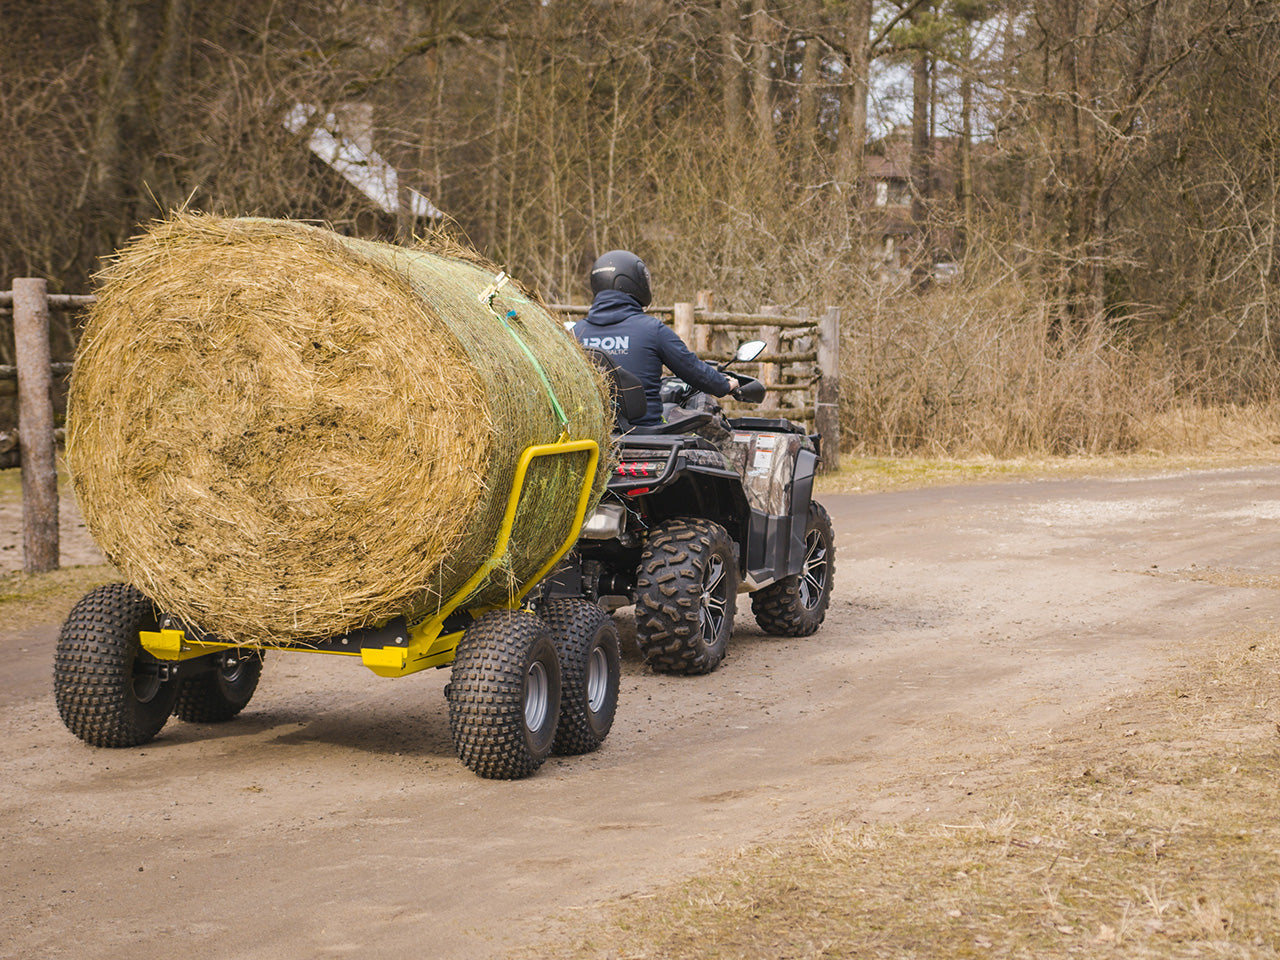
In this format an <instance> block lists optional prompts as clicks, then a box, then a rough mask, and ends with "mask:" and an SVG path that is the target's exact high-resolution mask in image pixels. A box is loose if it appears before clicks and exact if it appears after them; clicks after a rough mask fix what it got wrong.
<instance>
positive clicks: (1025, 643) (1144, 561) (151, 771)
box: [0, 467, 1280, 960]
mask: <svg viewBox="0 0 1280 960" xmlns="http://www.w3.org/2000/svg"><path fill="white" fill-rule="evenodd" d="M823 499H824V502H825V503H826V505H827V506H828V508H829V509H830V511H831V513H832V516H833V518H834V520H835V524H836V531H837V538H838V543H839V570H838V574H837V576H838V583H837V590H836V595H835V598H834V602H833V604H832V607H831V611H830V614H829V616H828V619H827V624H826V626H825V627H824V629H823V630H822V631H821V632H820V633H819V634H818V635H817V636H816V637H814V638H811V639H808V640H803V641H791V640H778V639H773V638H768V637H765V636H763V635H762V634H761V633H760V632H759V631H758V630H756V629H755V627H754V624H753V623H751V617H750V613H749V601H747V598H745V597H743V598H740V599H741V600H742V601H745V602H746V603H745V605H746V607H747V609H746V610H745V611H743V610H740V615H739V627H738V629H737V631H736V632H735V634H734V639H733V641H732V644H731V647H730V657H729V659H727V660H726V662H725V664H724V665H723V666H722V667H721V669H720V670H719V671H718V672H717V673H715V674H713V675H711V676H708V677H695V678H687V679H673V678H666V677H659V676H653V675H650V674H648V673H647V672H646V671H645V669H644V668H643V666H642V665H641V664H640V663H639V661H638V659H637V657H636V656H635V654H634V652H633V651H631V650H628V653H627V655H626V661H625V662H624V677H623V689H622V697H621V702H620V705H619V708H618V719H617V722H616V724H615V726H614V729H613V733H612V734H611V736H610V737H609V739H608V741H607V742H606V743H605V745H604V747H603V748H602V749H601V750H600V751H599V752H598V753H596V754H594V755H591V756H588V757H583V758H575V759H567V760H558V759H553V760H552V761H550V762H548V763H547V764H546V765H545V766H544V767H543V768H542V770H541V771H540V772H539V773H538V774H537V775H536V776H535V777H533V778H531V779H529V780H525V781H521V782H517V783H491V782H486V781H482V780H479V779H477V778H476V777H474V776H473V775H472V774H471V773H469V772H468V771H467V770H466V769H465V768H463V767H462V766H461V765H460V764H459V763H458V762H457V761H456V759H455V758H454V756H453V752H452V749H451V747H450V743H449V734H448V724H447V720H446V712H445V703H444V698H443V695H442V688H443V686H444V683H445V681H446V680H447V676H446V673H445V672H443V671H440V672H432V673H429V674H425V675H421V674H420V675H417V676H414V677H410V678H406V679H404V680H383V679H379V678H377V677H375V676H373V675H372V674H369V673H367V672H366V671H364V670H363V669H362V668H361V667H359V666H356V665H354V664H353V663H351V662H350V661H348V660H346V659H344V658H342V659H340V658H328V657H320V656H301V655H293V656H289V655H276V656H272V657H269V658H268V661H267V667H266V671H265V673H264V676H263V682H262V685H261V686H260V687H259V691H258V695H257V697H256V698H255V700H254V702H253V703H252V704H251V705H250V707H249V709H248V710H247V711H246V713H245V714H244V715H243V716H242V717H241V718H240V719H239V720H237V721H235V722H233V723H231V724H229V725H225V726H220V727H212V726H196V725H189V724H183V723H179V722H177V721H174V722H172V723H171V724H170V725H169V726H168V727H166V728H165V730H164V732H163V733H162V734H161V737H160V738H159V739H158V740H157V741H155V742H154V743H153V744H151V745H149V746H147V747H145V748H141V749H136V750H129V751H104V750H94V749H91V748H89V747H86V746H84V745H82V744H81V743H80V742H79V741H77V740H75V739H74V738H73V737H72V736H71V735H70V734H69V733H67V732H66V730H65V729H63V727H62V726H61V724H60V722H59V721H58V718H57V715H56V712H55V710H54V707H53V703H52V698H51V694H50V679H49V673H50V669H51V662H52V645H53V642H54V638H55V636H56V631H57V626H56V625H49V626H46V627H40V628H35V629H29V630H26V631H23V632H20V633H14V632H8V633H5V632H3V628H2V627H0V650H3V652H4V655H5V659H6V663H7V668H6V670H5V672H4V676H3V678H2V679H0V730H2V731H3V734H4V736H3V738H2V739H0V784H3V786H2V787H0V790H2V797H3V799H2V802H0V842H2V843H3V846H2V848H0V876H2V877H3V899H2V901H0V902H2V903H3V907H0V910H2V911H3V914H2V915H0V956H3V957H15V958H16V957H21V958H23V960H27V958H42V957H60V958H61V957H68V956H74V957H77V958H80V960H90V958H117V957H118V958H126V957H127V958H130V960H137V958H147V957H159V956H169V955H172V954H178V955H180V956H182V957H183V958H184V960H204V958H210V960H213V958H218V960H226V958H271V960H287V958H308V960H311V958H322V957H338V956H348V955H354V956H360V957H362V958H376V957H414V958H421V957H458V958H488V957H502V956H506V955H508V954H509V953H510V952H511V950H512V949H514V948H516V947H518V946H520V945H524V944H528V943H531V942H535V941H537V940H538V939H539V938H540V937H541V936H542V935H544V934H545V933H547V932H548V931H553V930H556V929H564V926H557V924H561V925H568V926H571V925H572V924H573V922H574V918H575V917H578V916H584V915H586V914H587V913H589V912H591V911H592V910H594V909H597V908H596V907H595V906H594V905H596V904H598V903H599V902H600V901H601V900H603V899H604V898H612V897H618V896H627V895H644V894H645V893H646V891H649V890H651V889H652V888H653V887H654V886H655V885H656V884H658V883H661V882H663V881H666V880H670V879H675V878H678V877H681V876H684V875H686V874H689V873H691V872H694V871H697V870H699V868H700V867H702V866H703V865H705V864H706V863H707V861H708V859H709V858H710V857H712V856H715V855H716V854H718V853H721V852H724V851H726V850H731V849H733V848H735V847H738V846H740V845H742V844H745V843H750V842H754V841H760V840H764V839H767V838H769V837H771V836H777V835H780V834H784V833H787V832H790V831H793V830H795V829H796V828H798V827H800V826H803V825H807V824H809V823H811V822H813V821H815V820H817V819H820V818H824V817H829V816H834V815H839V816H845V817H849V818H853V819H859V818H860V819H866V820H870V819H876V818H886V817H890V818H891V817H900V816H906V815H909V814H911V813H912V812H915V811H919V810H922V809H924V808H925V807H928V806H930V805H935V804H936V805H939V806H946V807H950V808H954V809H955V810H956V811H957V813H958V814H960V813H963V810H964V804H965V794H966V792H967V791H966V785H967V784H968V783H969V782H970V781H972V780H974V779H976V778H981V777H982V776H983V773H982V770H981V768H980V765H979V764H978V759H979V758H981V757H982V756H983V755H990V754H991V753H992V752H993V751H1001V752H1005V753H1006V754H1007V753H1009V752H1013V753H1015V754H1016V752H1017V751H1018V750H1019V749H1020V748H1021V747H1022V746H1024V745H1026V744H1029V743H1033V742H1036V740H1037V738H1044V737H1045V736H1046V734H1047V732H1048V731H1049V730H1050V729H1052V728H1054V727H1055V726H1056V725H1061V724H1063V723H1065V722H1068V721H1069V720H1071V719H1072V718H1075V717H1078V716H1079V715H1081V714H1082V713H1083V712H1084V711H1087V710H1089V709H1094V708H1096V707H1097V706H1098V704H1100V703H1101V702H1103V701H1104V700H1105V699H1106V698H1108V697H1109V696H1110V695H1112V694H1115V693H1118V692H1121V691H1124V690H1127V689H1129V688H1131V687H1134V686H1136V685H1138V684H1140V683H1142V682H1143V681H1145V680H1149V679H1152V678H1155V677H1158V676H1159V675H1161V674H1162V672H1163V671H1165V670H1167V669H1168V668H1169V667H1170V666H1171V665H1172V664H1176V663H1178V662H1180V658H1182V657H1185V656H1186V653H1187V651H1189V650H1191V649H1194V647H1195V646H1196V644H1197V642H1198V641H1200V640H1201V639H1202V638H1204V637H1206V636H1212V635H1215V634H1218V633H1222V632H1225V631H1228V630H1234V629H1237V628H1240V627H1248V626H1251V625H1253V626H1257V625H1264V624H1267V623H1270V622H1271V620H1272V619H1273V618H1274V617H1276V616H1277V614H1280V590H1276V589H1275V588H1276V587H1277V586H1280V537H1277V536H1276V528H1277V522H1278V521H1280V468H1273V467H1258V468H1247V469H1239V470H1223V471H1210V472H1184V473H1178V474H1176V475H1169V476H1160V477H1154V478H1146V479H1136V480H1119V479H1105V480H1074V481H1052V482H1049V481H1046V482H1034V483H1013V484H999V485H983V486H969V487H952V488H938V489H931V490H921V491H914V492H906V493H889V494H872V495H864V496H831V497H825V498H823ZM623 627H624V639H625V638H626V637H628V636H631V632H630V624H629V623H627V622H626V619H625V616H624V617H623ZM970 758H972V759H973V763H972V764H969V763H968V760H969V759H970ZM931 771H937V776H936V777H931V776H930V774H931ZM904 773H910V774H911V775H912V776H911V777H910V778H908V779H906V780H904V779H903V777H902V775H903V774H904ZM904 783H911V784H914V787H913V789H911V790H906V789H904V788H903V784H904ZM935 809H936V808H935ZM551 918H559V919H558V920H553V919H551Z"/></svg>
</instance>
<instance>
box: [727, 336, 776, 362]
mask: <svg viewBox="0 0 1280 960" xmlns="http://www.w3.org/2000/svg"><path fill="white" fill-rule="evenodd" d="M767 346H768V344H767V343H765V342H764V341H763V340H748V341H747V342H746V343H744V344H742V345H741V346H739V347H738V352H737V353H735V354H734V355H733V360H734V362H735V363H750V362H751V361H752V360H754V359H755V358H756V357H758V356H760V354H762V353H764V348H765V347H767Z"/></svg>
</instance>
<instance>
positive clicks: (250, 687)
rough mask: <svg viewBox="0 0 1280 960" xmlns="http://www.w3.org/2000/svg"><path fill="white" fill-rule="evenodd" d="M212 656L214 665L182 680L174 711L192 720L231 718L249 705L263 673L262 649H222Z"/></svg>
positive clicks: (193, 721)
mask: <svg viewBox="0 0 1280 960" xmlns="http://www.w3.org/2000/svg"><path fill="white" fill-rule="evenodd" d="M209 657H210V658H211V659H212V664H213V665H212V666H211V667H209V669H208V670H207V671H206V672H204V673H200V674H198V675H196V676H194V677H190V678H188V679H185V680H179V681H178V698H177V701H176V702H175V703H174V707H173V714H174V716H176V717H179V718H180V719H182V720H186V721H187V722H189V723H225V722H226V721H228V720H230V719H231V718H233V717H234V716H235V715H236V714H238V713H239V712H240V711H241V710H243V709H244V708H245V707H247V706H248V705H249V701H250V700H251V699H252V698H253V692H254V691H255V690H256V689H258V678H259V677H260V676H262V651H261V650H248V649H244V650H235V649H232V650H222V651H220V652H218V653H211V654H209ZM200 659H203V658H200ZM194 662H195V661H192V663H193V664H194Z"/></svg>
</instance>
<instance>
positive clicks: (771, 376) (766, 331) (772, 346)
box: [760, 307, 782, 387]
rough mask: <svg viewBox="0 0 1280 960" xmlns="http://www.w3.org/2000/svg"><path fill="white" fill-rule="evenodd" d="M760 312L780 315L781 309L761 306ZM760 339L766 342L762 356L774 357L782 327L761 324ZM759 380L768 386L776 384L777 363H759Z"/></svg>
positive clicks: (768, 314) (780, 339)
mask: <svg viewBox="0 0 1280 960" xmlns="http://www.w3.org/2000/svg"><path fill="white" fill-rule="evenodd" d="M760 312H761V313H762V314H765V315H766V316H770V317H779V316H781V315H782V310H781V309H779V308H778V307H761V308H760ZM760 339H761V340H763V341H764V342H765V344H766V346H765V351H764V356H766V357H776V356H777V355H778V348H779V346H780V345H781V343H782V328H781V327H771V326H766V325H764V324H762V325H761V326H760ZM760 381H761V383H763V384H765V385H766V386H769V387H771V386H773V385H774V384H776V383H777V382H778V365H777V364H776V363H761V364H760Z"/></svg>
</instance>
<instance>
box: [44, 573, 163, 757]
mask: <svg viewBox="0 0 1280 960" xmlns="http://www.w3.org/2000/svg"><path fill="white" fill-rule="evenodd" d="M156 629H158V617H157V615H156V609H155V605H154V604H152V602H151V601H150V600H148V599H147V598H146V597H145V596H143V595H142V593H141V592H140V591H139V590H138V589H137V588H135V587H133V586H131V585H129V584H127V583H108V584H104V585H103V586H100V587H96V588H94V589H93V590H91V591H89V593H87V594H85V596H84V597H83V598H82V599H81V600H80V602H79V603H77V604H76V605H75V606H74V607H72V608H71V613H70V614H69V615H68V616H67V619H66V622H65V623H63V625H62V632H61V633H60V634H59V636H58V646H57V652H56V654H55V656H54V663H53V696H54V700H55V701H56V702H57V705H58V713H59V714H60V715H61V716H62V722H63V723H65V724H66V725H67V729H68V730H70V731H71V732H72V733H74V734H75V735H76V736H77V737H79V738H80V739H81V740H83V741H84V742H85V743H87V744H90V745H91V746H95V747H136V746H138V745H139V744H143V743H146V742H148V741H149V740H151V739H152V738H154V737H155V735H156V734H157V733H159V732H160V729H161V728H162V727H163V726H164V725H165V721H166V720H168V719H169V714H170V712H171V711H172V710H173V704H174V699H175V697H176V696H177V694H178V685H177V682H176V681H175V680H173V679H170V678H169V675H168V666H167V665H166V664H164V663H163V662H162V661H160V660H157V659H156V658H155V657H153V656H152V655H151V654H149V653H147V652H146V651H145V650H144V649H143V648H142V640H141V638H140V637H139V636H138V632H139V631H141V630H156Z"/></svg>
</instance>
